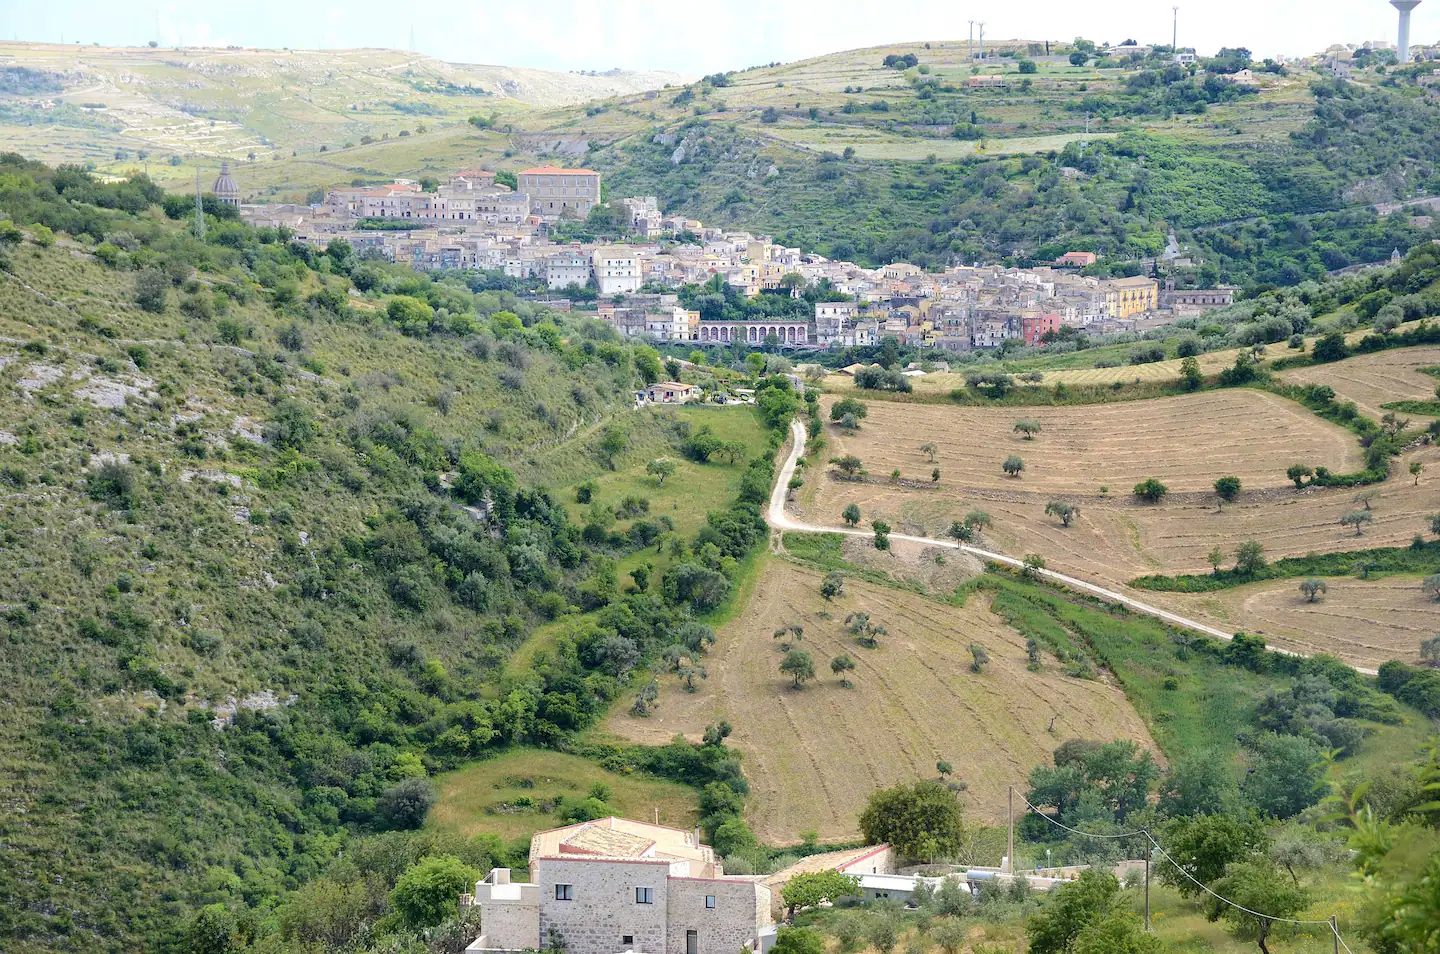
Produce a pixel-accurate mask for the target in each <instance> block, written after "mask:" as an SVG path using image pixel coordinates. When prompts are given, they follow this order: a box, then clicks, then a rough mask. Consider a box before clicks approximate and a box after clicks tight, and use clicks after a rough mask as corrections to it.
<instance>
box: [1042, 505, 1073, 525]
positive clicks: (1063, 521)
mask: <svg viewBox="0 0 1440 954" xmlns="http://www.w3.org/2000/svg"><path fill="white" fill-rule="evenodd" d="M1045 513H1046V514H1047V515H1049V516H1053V517H1059V518H1060V525H1061V526H1064V527H1068V526H1070V521H1072V520H1074V519H1075V518H1076V517H1077V516H1079V514H1080V508H1079V507H1077V506H1075V505H1074V504H1070V503H1066V502H1065V501H1063V500H1052V501H1050V502H1049V503H1047V504H1046V505H1045Z"/></svg>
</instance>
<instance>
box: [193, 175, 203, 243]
mask: <svg viewBox="0 0 1440 954" xmlns="http://www.w3.org/2000/svg"><path fill="white" fill-rule="evenodd" d="M195 237H196V238H198V239H199V240H200V241H202V242H203V241H205V200H204V199H202V198H201V197H200V170H199V169H196V170H195Z"/></svg>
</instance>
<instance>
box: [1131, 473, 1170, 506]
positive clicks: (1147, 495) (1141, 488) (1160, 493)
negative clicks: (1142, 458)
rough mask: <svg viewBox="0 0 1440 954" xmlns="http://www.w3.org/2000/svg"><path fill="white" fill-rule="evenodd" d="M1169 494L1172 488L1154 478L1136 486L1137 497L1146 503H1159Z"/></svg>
mask: <svg viewBox="0 0 1440 954" xmlns="http://www.w3.org/2000/svg"><path fill="white" fill-rule="evenodd" d="M1169 492H1170V488H1169V487H1166V486H1165V485H1164V484H1162V483H1161V482H1160V481H1158V480H1156V479H1155V478H1154V477H1149V478H1146V479H1145V480H1142V481H1141V482H1140V483H1138V484H1136V485H1135V496H1137V497H1139V498H1140V499H1141V500H1143V501H1145V502H1146V503H1152V504H1153V503H1159V502H1160V501H1161V500H1163V499H1164V497H1165V495H1166V494H1168V493H1169Z"/></svg>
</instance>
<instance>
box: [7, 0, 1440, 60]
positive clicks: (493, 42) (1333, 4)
mask: <svg viewBox="0 0 1440 954" xmlns="http://www.w3.org/2000/svg"><path fill="white" fill-rule="evenodd" d="M1178 2H1179V5H1180V43H1181V45H1182V46H1194V47H1196V48H1197V49H1198V50H1199V51H1200V52H1201V53H1205V52H1211V51H1213V50H1215V49H1216V48H1218V47H1220V46H1233V45H1240V46H1247V47H1249V48H1250V49H1252V50H1254V51H1255V52H1256V53H1257V54H1259V55H1262V56H1268V55H1272V54H1275V53H1284V54H1287V55H1297V54H1304V53H1310V52H1314V51H1316V50H1320V49H1323V48H1324V47H1325V46H1328V45H1329V44H1330V43H1358V42H1361V41H1364V40H1378V39H1384V40H1389V41H1391V42H1393V41H1394V39H1395V26H1396V13H1395V11H1394V9H1392V8H1391V7H1390V5H1389V3H1388V2H1387V0H1343V2H1342V0H1308V2H1306V0H1206V2H1204V3H1200V2H1195V0H1178ZM1171 5H1172V0H1089V2H1077V0H1020V2H1017V0H958V2H957V0H947V2H935V0H883V2H877V0H869V2H860V0H781V2H775V0H767V2H763V3H757V2H732V3H728V4H726V3H716V4H696V3H688V2H679V0H613V2H607V3H601V2H595V0H538V2H537V0H524V2H510V3H483V2H480V3H454V2H450V3H426V4H421V3H411V4H403V3H395V2H393V0H345V2H343V3H340V2H336V0H313V2H306V0H298V2H297V0H169V2H159V3H151V4H146V3H144V2H136V0H50V2H44V3H41V2H35V0H0V30H3V31H4V33H6V34H9V35H7V36H5V37H4V38H5V39H7V40H9V39H16V38H18V39H21V40H43V41H48V42H58V41H59V40H60V39H61V38H62V36H63V38H64V40H65V42H67V43H73V42H74V41H76V40H79V41H80V42H82V43H90V42H99V43H101V44H106V45H111V44H115V45H121V44H131V45H138V44H142V43H144V42H146V41H148V40H150V39H157V38H158V39H159V40H160V41H161V42H162V43H164V44H166V45H172V44H175V43H185V44H198V45H210V46H224V45H227V44H237V45H242V46H261V47H292V48H302V49H312V48H329V49H333V48H341V47H356V46H386V47H393V48H397V49H405V48H407V47H408V46H409V45H410V31H411V28H412V27H413V29H414V36H415V48H416V49H417V50H419V51H421V52H423V53H429V54H431V55H434V56H438V57H441V58H443V59H447V60H452V61H457V62H470V63H494V64H504V65H508V66H533V67H539V68H543V69H556V70H579V69H587V70H603V69H609V68H611V67H617V66H618V67H623V68H626V69H666V70H674V71H676V72H681V73H687V74H699V73H709V72H715V71H717V70H728V69H739V68H743V67H746V66H753V65H756V64H759V63H768V62H771V61H775V60H779V61H789V60H797V59H803V58H805V57H808V56H815V55H818V54H821V53H829V52H834V51H836V50H845V49H852V48H855V47H863V46H877V45H881V44H884V43H890V42H899V41H904V40H937V39H958V38H963V37H965V36H966V35H967V31H968V29H969V28H968V26H967V21H968V20H971V19H975V20H985V21H987V23H988V25H987V27H986V30H985V32H986V34H987V35H988V36H991V37H995V38H997V39H1000V38H1015V37H1021V38H1024V39H1029V40H1044V39H1050V40H1059V39H1068V38H1070V37H1074V36H1077V35H1080V36H1086V37H1089V38H1090V39H1093V40H1096V41H1099V42H1105V41H1110V42H1115V43H1118V42H1120V41H1121V40H1124V39H1127V38H1131V39H1135V40H1137V41H1139V42H1141V43H1145V42H1169V39H1170V21H1171V14H1170V8H1171ZM410 11H414V12H413V13H411V12H410ZM1412 24H1413V25H1412V29H1411V37H1412V40H1413V41H1416V42H1429V41H1434V40H1435V39H1437V38H1440V0H1426V2H1423V3H1421V5H1420V7H1419V8H1418V9H1417V10H1416V11H1415V13H1414V14H1413V20H1412Z"/></svg>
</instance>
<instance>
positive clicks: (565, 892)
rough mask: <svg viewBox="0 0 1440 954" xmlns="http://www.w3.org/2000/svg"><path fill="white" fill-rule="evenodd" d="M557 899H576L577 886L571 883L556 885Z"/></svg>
mask: <svg viewBox="0 0 1440 954" xmlns="http://www.w3.org/2000/svg"><path fill="white" fill-rule="evenodd" d="M555 900H556V901H574V900H575V886H574V885H570V884H557V885H556V886H555Z"/></svg>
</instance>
